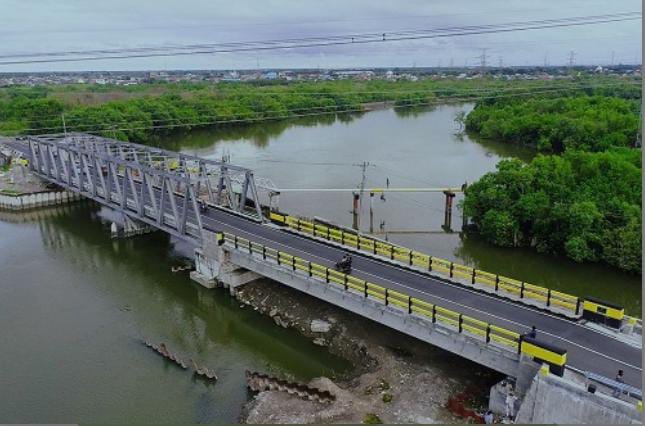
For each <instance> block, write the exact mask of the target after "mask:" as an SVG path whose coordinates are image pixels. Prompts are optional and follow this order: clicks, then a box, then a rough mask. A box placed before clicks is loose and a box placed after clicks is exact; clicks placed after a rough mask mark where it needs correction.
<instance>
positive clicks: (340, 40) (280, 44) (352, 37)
mask: <svg viewBox="0 0 645 426" xmlns="http://www.w3.org/2000/svg"><path fill="white" fill-rule="evenodd" d="M641 16H642V14H641V13H640V12H624V13H617V14H605V15H594V16H579V17H571V18H560V19H547V20H537V21H524V22H510V23H504V24H493V25H476V26H461V27H450V28H435V29H421V30H404V31H390V32H379V33H362V34H346V35H331V36H317V37H300V38H291V39H276V40H258V41H243V42H228V43H212V44H195V45H185V46H176V47H171V46H165V47H140V48H123V49H100V50H75V51H59V52H43V53H22V54H12V55H0V58H2V59H12V58H39V59H16V60H10V61H2V62H0V65H16V64H35V63H53V62H84V61H96V60H105V59H128V58H149V57H160V56H184V55H201V54H213V53H232V52H245V51H262V50H276V49H293V48H306V47H325V46H338V45H348V44H367V43H376V42H394V41H403V40H420V39H432V38H442V37H455V36H465V35H479V34H491V33H505V32H515V31H528V30H540V29H548V28H559V27H572V26H581V25H594V24H602V23H610V22H620V21H630V20H638V19H641ZM78 55H85V56H80V57H67V56H78Z"/></svg>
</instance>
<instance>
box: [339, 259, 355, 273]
mask: <svg viewBox="0 0 645 426" xmlns="http://www.w3.org/2000/svg"><path fill="white" fill-rule="evenodd" d="M336 270H337V271H339V272H342V273H344V274H349V273H350V272H352V259H351V258H343V259H341V260H340V261H338V262H336Z"/></svg>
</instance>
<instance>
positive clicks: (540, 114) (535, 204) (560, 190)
mask: <svg viewBox="0 0 645 426" xmlns="http://www.w3.org/2000/svg"><path fill="white" fill-rule="evenodd" d="M623 89H624V90H623ZM640 104H641V94H640V92H638V91H634V90H633V88H631V87H628V86H625V87H624V88H621V89H617V90H614V91H612V92H606V91H605V92H603V91H597V92H595V93H593V94H590V93H584V94H580V93H578V94H575V95H573V96H572V94H571V93H565V94H559V93H558V94H557V95H556V94H553V95H550V96H535V97H531V98H529V99H495V100H483V101H482V102H480V103H478V104H477V106H476V107H475V109H474V110H473V111H472V112H471V113H470V114H469V115H468V117H466V129H467V130H468V131H470V132H472V133H476V134H478V135H479V136H482V137H484V138H486V139H488V138H490V139H495V140H501V141H505V142H510V143H522V144H528V145H533V146H535V147H536V149H537V150H538V151H540V152H543V153H545V154H555V155H546V156H545V155H539V156H538V157H536V158H535V159H533V161H531V162H530V163H529V164H524V163H522V162H521V161H520V160H517V159H514V160H507V161H502V162H500V163H499V164H498V165H497V171H496V172H493V173H488V174H486V175H484V176H483V177H482V178H481V179H479V181H477V182H476V183H474V184H473V185H471V186H470V187H469V188H468V189H467V191H466V197H465V200H464V202H463V207H464V210H465V213H466V215H468V216H469V217H471V218H472V220H473V225H474V227H475V228H476V229H477V230H478V231H479V232H480V234H481V235H482V237H483V238H484V239H485V240H486V241H488V242H490V243H493V244H495V245H499V246H504V247H521V246H528V247H534V248H535V249H536V250H538V251H539V252H544V253H552V254H559V255H566V256H567V257H569V258H571V259H573V260H575V261H578V262H604V263H607V264H609V265H613V266H615V267H617V268H620V269H623V270H626V271H630V272H635V273H641V258H642V251H641V240H642V238H641V228H642V221H641V195H642V185H641V170H642V166H641V150H640V149H634V148H632V147H634V146H635V144H636V141H637V139H638V132H639V122H640V117H639V112H640Z"/></svg>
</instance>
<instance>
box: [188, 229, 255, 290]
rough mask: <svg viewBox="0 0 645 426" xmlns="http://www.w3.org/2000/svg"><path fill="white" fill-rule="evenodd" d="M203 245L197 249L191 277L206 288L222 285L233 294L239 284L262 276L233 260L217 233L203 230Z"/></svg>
mask: <svg viewBox="0 0 645 426" xmlns="http://www.w3.org/2000/svg"><path fill="white" fill-rule="evenodd" d="M203 232H204V233H203V243H202V247H200V248H196V249H195V270H194V271H192V272H191V273H190V278H191V279H192V280H193V281H196V282H197V283H199V284H200V285H202V286H203V287H206V288H215V287H218V286H222V287H224V288H228V289H229V290H230V292H231V294H233V293H234V292H235V289H236V288H237V287H239V286H242V285H244V284H247V283H249V282H251V281H255V280H257V279H258V278H261V276H260V275H259V274H256V273H255V272H252V271H249V270H247V269H244V268H242V267H240V266H238V265H236V264H234V263H233V262H231V254H230V253H229V252H228V251H226V250H225V249H224V248H223V247H222V246H221V245H220V241H219V239H218V238H217V233H215V232H210V231H206V230H204V231H203Z"/></svg>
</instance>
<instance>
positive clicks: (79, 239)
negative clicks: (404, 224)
mask: <svg viewBox="0 0 645 426" xmlns="http://www.w3.org/2000/svg"><path fill="white" fill-rule="evenodd" d="M42 212H47V214H44V213H41V216H39V217H35V218H34V217H33V215H30V214H28V215H27V216H29V218H28V219H18V216H19V215H13V216H12V218H13V219H14V220H13V221H12V222H11V223H9V222H4V221H3V222H0V235H2V237H1V238H0V264H2V265H3V267H2V287H1V289H0V291H1V292H2V297H0V322H2V323H3V324H4V325H5V326H4V327H3V328H2V329H0V340H2V341H3V343H5V345H4V346H3V351H2V355H0V361H1V362H2V364H3V365H6V366H11V368H7V369H3V373H2V376H3V378H2V382H3V383H2V388H3V390H7V389H11V390H12V392H5V393H3V403H2V404H0V418H2V419H4V420H5V421H10V422H27V423H38V422H42V420H44V419H47V420H48V421H53V422H57V423H64V422H71V421H90V420H94V421H96V420H100V421H105V422H123V421H136V422H139V421H140V422H148V423H150V422H174V421H176V422H196V421H208V422H214V421H219V422H235V421H236V420H237V417H238V415H239V410H240V408H241V406H242V404H244V403H245V402H246V400H247V398H248V394H247V391H246V387H245V384H244V370H245V369H251V370H262V371H269V372H273V373H276V374H280V375H286V376H287V377H289V378H294V379H301V380H305V379H308V378H311V377H314V376H318V375H322V374H324V375H334V374H335V373H342V372H343V371H345V370H346V369H347V368H348V365H347V363H346V362H344V361H343V360H341V359H339V358H337V357H334V356H331V355H330V354H329V353H328V352H326V351H325V350H324V349H323V348H320V347H318V346H315V345H313V344H312V343H311V342H310V341H308V340H307V339H304V338H302V337H301V336H300V335H299V334H298V333H296V332H295V331H293V330H285V329H282V328H279V327H276V326H275V324H274V323H273V322H272V321H271V320H270V319H268V318H265V317H262V316H260V315H259V314H257V313H256V312H254V311H252V310H249V309H240V308H239V306H238V304H237V302H236V301H235V300H234V299H232V298H231V297H230V296H229V295H228V294H227V292H225V291H223V290H206V289H203V288H201V287H199V286H198V285H196V284H195V283H193V282H192V281H190V279H189V278H188V276H187V275H186V274H183V273H178V274H173V273H171V272H170V268H171V266H174V265H177V263H178V262H181V261H183V258H182V256H181V255H180V254H178V250H177V248H180V246H181V245H180V244H177V243H176V241H175V240H173V239H171V238H169V237H168V236H166V235H164V234H162V233H154V234H150V235H145V236H140V237H137V238H133V239H128V240H111V239H110V237H109V235H110V234H109V226H108V224H107V223H103V222H102V220H101V209H100V208H98V207H96V206H95V205H93V204H85V205H77V206H72V205H70V206H66V207H63V208H53V209H47V210H42ZM34 220H36V221H35V222H34ZM142 339H146V340H149V341H151V342H156V343H161V342H164V343H166V344H167V345H168V347H169V348H171V350H172V351H173V352H174V353H176V354H177V355H178V356H180V357H182V358H183V359H185V360H187V359H188V358H189V357H193V358H194V359H195V360H196V361H197V362H198V363H199V364H202V365H205V366H208V367H209V368H210V369H212V370H214V371H216V372H217V374H218V375H219V377H220V381H219V382H218V383H217V384H216V385H214V386H210V387H208V388H206V387H205V386H204V385H203V383H198V382H195V381H193V378H192V376H191V374H190V372H187V371H184V370H181V369H179V368H177V367H176V366H173V365H172V364H170V363H168V362H167V361H165V360H164V359H163V358H162V357H160V356H158V355H156V354H155V353H154V352H151V351H150V349H149V348H146V347H145V346H144V345H143V344H142V343H141V340H142Z"/></svg>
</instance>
